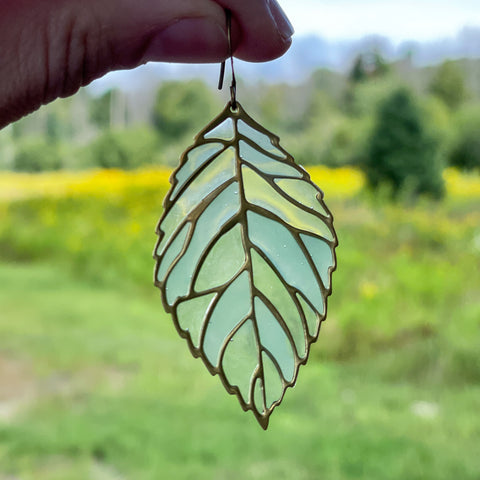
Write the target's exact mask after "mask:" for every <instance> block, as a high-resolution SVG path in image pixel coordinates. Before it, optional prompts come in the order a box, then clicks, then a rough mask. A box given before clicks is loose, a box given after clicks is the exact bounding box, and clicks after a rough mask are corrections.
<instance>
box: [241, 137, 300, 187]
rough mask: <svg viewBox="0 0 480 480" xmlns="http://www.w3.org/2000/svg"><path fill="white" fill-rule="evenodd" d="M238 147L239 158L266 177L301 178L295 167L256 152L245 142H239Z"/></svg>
mask: <svg viewBox="0 0 480 480" xmlns="http://www.w3.org/2000/svg"><path fill="white" fill-rule="evenodd" d="M238 146H239V151H240V157H242V158H243V160H246V161H247V162H249V163H251V164H252V165H254V166H255V167H257V168H258V169H259V170H261V171H262V172H263V173H265V174H267V175H285V176H290V177H295V178H302V173H301V172H299V171H298V170H297V169H296V168H295V167H292V166H290V165H287V164H286V163H284V162H282V161H280V160H275V159H273V158H272V157H268V156H267V155H264V154H263V153H261V152H259V151H258V150H255V149H254V148H252V147H251V146H250V145H249V144H248V143H246V142H245V141H243V140H240V142H239V144H238Z"/></svg>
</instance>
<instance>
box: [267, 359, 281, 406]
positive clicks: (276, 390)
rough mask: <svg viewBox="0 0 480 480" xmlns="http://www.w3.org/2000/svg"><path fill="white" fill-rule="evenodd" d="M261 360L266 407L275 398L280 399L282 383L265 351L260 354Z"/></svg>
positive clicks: (270, 404) (273, 401)
mask: <svg viewBox="0 0 480 480" xmlns="http://www.w3.org/2000/svg"><path fill="white" fill-rule="evenodd" d="M262 362H263V373H264V378H265V400H266V404H267V408H270V407H271V406H272V405H273V404H274V403H275V402H276V401H277V400H280V397H281V396H282V393H283V383H282V380H281V379H280V373H279V371H278V370H277V367H276V366H275V364H274V363H273V362H272V361H271V360H270V358H269V357H268V355H266V354H265V353H263V354H262Z"/></svg>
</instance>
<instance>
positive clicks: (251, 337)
mask: <svg viewBox="0 0 480 480" xmlns="http://www.w3.org/2000/svg"><path fill="white" fill-rule="evenodd" d="M258 358H259V353H258V346H257V344H256V342H255V332H254V329H253V323H252V321H251V320H247V321H246V322H245V324H244V325H242V326H241V327H240V328H239V330H238V331H237V332H236V333H235V335H234V337H233V338H232V340H231V341H230V342H229V343H228V346H227V348H226V350H225V355H224V357H223V364H222V366H223V371H224V372H225V376H226V378H227V380H228V383H229V384H230V385H232V386H237V387H238V388H239V390H240V393H241V394H242V398H243V401H244V402H245V403H248V402H249V401H250V382H251V381H252V377H253V373H254V372H255V369H256V368H257V366H258Z"/></svg>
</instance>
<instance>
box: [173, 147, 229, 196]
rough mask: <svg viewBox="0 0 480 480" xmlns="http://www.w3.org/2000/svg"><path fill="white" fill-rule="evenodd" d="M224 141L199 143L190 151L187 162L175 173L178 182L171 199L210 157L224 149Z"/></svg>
mask: <svg viewBox="0 0 480 480" xmlns="http://www.w3.org/2000/svg"><path fill="white" fill-rule="evenodd" d="M223 148H225V147H224V145H223V144H222V143H207V144H206V145H199V146H198V147H195V148H194V149H193V150H190V152H189V153H188V156H187V159H186V162H185V163H184V164H183V165H182V167H181V168H180V169H179V170H178V171H177V173H176V174H175V179H176V181H177V184H176V185H175V188H174V189H173V191H172V195H171V197H170V198H171V199H172V200H174V199H175V197H176V196H177V195H178V192H179V191H180V190H181V188H182V187H183V186H184V185H185V183H187V181H188V180H189V179H190V178H191V177H192V175H193V174H194V173H195V172H196V171H197V170H198V169H199V168H200V167H201V166H202V165H203V164H204V163H205V162H206V161H207V160H209V159H210V158H213V157H214V156H215V154H217V153H218V152H220V151H221V150H223Z"/></svg>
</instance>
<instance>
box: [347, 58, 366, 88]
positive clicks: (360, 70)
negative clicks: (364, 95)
mask: <svg viewBox="0 0 480 480" xmlns="http://www.w3.org/2000/svg"><path fill="white" fill-rule="evenodd" d="M367 78H368V72H367V67H366V65H365V62H364V60H363V55H357V57H356V58H355V61H354V62H353V67H352V69H351V70H350V73H349V74H348V79H349V80H350V82H352V83H360V82H363V81H365V80H366V79H367Z"/></svg>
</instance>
